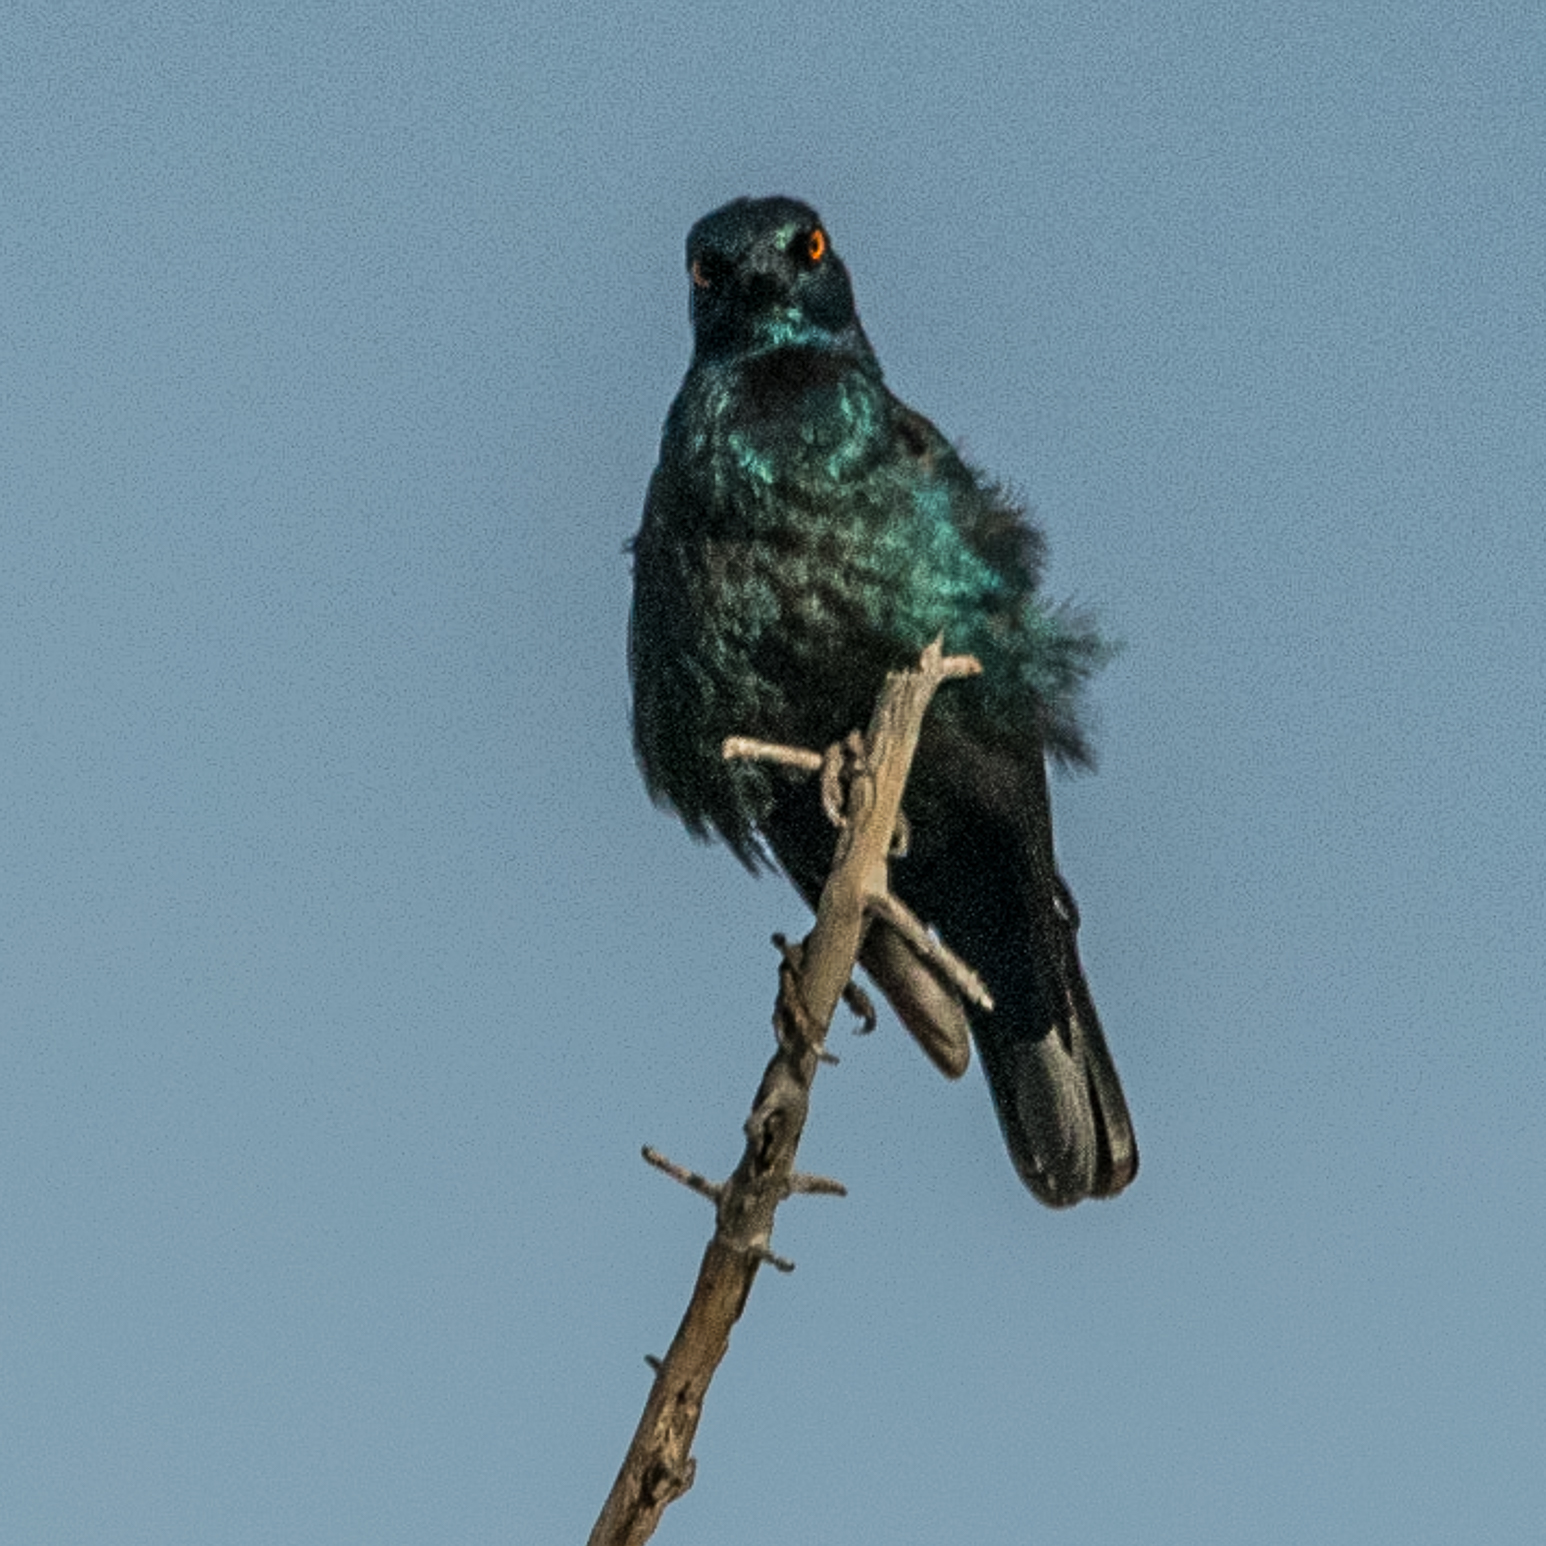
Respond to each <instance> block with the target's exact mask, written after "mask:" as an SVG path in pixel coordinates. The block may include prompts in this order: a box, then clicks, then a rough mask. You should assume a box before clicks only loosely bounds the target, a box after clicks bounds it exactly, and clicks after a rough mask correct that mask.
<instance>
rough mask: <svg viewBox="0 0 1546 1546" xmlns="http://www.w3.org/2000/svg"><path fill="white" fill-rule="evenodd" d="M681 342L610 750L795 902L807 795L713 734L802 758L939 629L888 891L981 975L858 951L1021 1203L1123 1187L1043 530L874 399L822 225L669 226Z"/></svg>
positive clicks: (876, 385) (951, 453) (812, 835)
mask: <svg viewBox="0 0 1546 1546" xmlns="http://www.w3.org/2000/svg"><path fill="white" fill-rule="evenodd" d="M687 268H688V274H689V276H690V280H691V287H690V293H691V308H692V325H693V356H692V362H691V365H690V367H689V369H688V372H687V377H686V380H685V381H684V382H683V383H682V387H681V390H680V391H679V392H678V394H677V397H676V401H675V402H674V403H673V404H672V406H671V411H670V414H669V416H668V417H667V419H666V425H665V431H664V434H663V436H662V440H661V447H660V462H659V465H658V466H657V467H656V469H655V474H654V477H653V478H652V479H651V481H650V487H649V495H648V499H647V501H646V503H645V509H644V520H643V524H642V525H641V527H640V529H639V534H638V536H637V538H636V539H635V541H634V544H633V553H634V600H633V616H632V625H631V632H630V640H629V656H630V667H631V671H632V676H633V691H634V708H633V726H634V744H635V748H636V751H637V753H638V758H639V763H640V766H641V767H642V769H643V771H644V777H645V780H646V782H647V784H648V786H649V790H650V793H651V794H652V795H653V796H654V798H655V799H656V800H657V801H658V802H660V803H662V804H665V805H668V806H670V807H671V808H672V809H674V810H675V811H676V813H677V814H678V815H679V816H680V817H681V818H682V820H683V821H684V822H685V823H686V824H687V826H688V828H689V829H690V830H691V831H692V832H694V833H695V834H697V835H698V836H700V837H702V836H709V835H717V836H718V837H719V838H721V839H723V840H724V841H725V842H726V843H728V844H729V846H730V847H731V848H732V849H733V850H734V852H735V853H736V854H737V856H738V857H739V858H740V859H741V860H742V862H743V863H745V864H746V865H747V866H748V867H749V868H752V869H755V868H757V867H758V866H759V864H761V863H764V862H766V861H767V860H768V858H769V855H770V853H771V856H772V857H773V858H776V860H777V862H778V864H779V865H780V866H781V867H782V868H783V869H784V870H785V872H786V873H787V874H788V875H789V877H790V878H791V879H792V880H793V881H794V883H795V885H796V886H797V887H798V888H799V889H800V891H801V892H802V893H803V894H804V896H805V898H806V900H807V901H808V902H810V903H812V904H813V905H814V903H815V901H816V899H817V897H818V896H819V895H820V891H821V887H822V884H823V882H824V881H825V879H826V875H827V870H828V867H829V865H830V862H831V858H832V852H833V846H834V834H833V831H832V829H831V827H830V824H829V823H828V821H827V819H826V816H825V815H824V814H823V812H822V809H821V802H820V795H819V791H818V789H817V787H816V784H817V781H816V780H812V779H807V780H803V781H797V780H795V779H793V778H791V777H790V776H788V775H787V774H785V773H783V772H781V771H779V770H778V769H775V768H770V767H768V766H766V765H763V764H756V763H745V762H733V763H727V762H726V761H724V759H723V758H722V757H721V755H720V747H721V743H722V742H723V740H724V738H725V737H726V736H728V735H750V736H757V737H760V738H762V739H765V740H770V741H776V742H781V743H785V744H790V745H797V746H805V747H810V748H814V749H818V750H819V749H822V748H824V747H826V746H828V745H829V744H831V743H832V742H834V741H838V740H841V739H842V738H843V737H844V736H846V735H847V734H848V732H849V731H850V730H853V729H856V728H860V729H862V728H863V727H864V725H866V724H867V723H868V720H869V716H870V712H871V709H872V708H873V706H874V701H875V698H876V696H877V694H878V693H879V691H880V688H881V685H882V680H883V678H884V676H885V673H886V672H887V671H890V670H896V669H899V668H903V667H907V666H911V665H914V664H915V663H916V662H917V659H918V656H919V654H920V652H921V651H922V650H923V648H924V646H925V645H927V644H928V643H929V641H930V640H931V639H933V638H935V637H936V635H939V634H943V635H944V642H945V648H946V650H947V651H949V652H951V653H956V654H971V655H975V656H976V657H977V658H978V660H979V661H981V663H982V667H983V671H982V675H981V676H980V677H977V678H975V679H972V680H969V681H964V682H954V683H951V684H950V685H949V686H947V687H946V688H944V689H943V690H942V691H941V692H940V693H939V695H938V696H937V697H936V698H935V700H934V704H933V706H932V707H931V708H930V710H929V716H928V719H927V720H926V721H925V724H924V729H923V735H922V739H921V742H920V745H919V750H918V756H917V760H916V762H915V764H914V768H913V773H912V777H911V780H910V782H909V784H908V788H907V794H906V800H905V805H906V810H907V814H908V818H909V826H910V851H909V852H908V854H907V856H906V857H905V858H900V859H897V860H896V861H894V863H893V865H892V885H893V888H894V890H895V891H896V893H897V895H899V896H900V897H901V898H902V900H903V901H905V902H906V903H907V905H908V906H909V907H910V908H912V910H913V911H914V912H915V913H917V914H918V915H919V916H920V917H921V918H922V919H923V920H924V921H925V922H926V923H927V924H929V925H931V926H932V927H934V928H936V929H937V930H938V931H939V934H940V936H941V937H942V938H943V939H944V940H945V941H946V943H947V944H949V945H950V946H951V947H952V948H953V949H954V950H955V951H956V952H957V954H959V955H961V956H963V957H964V958H965V959H966V961H967V962H969V963H970V964H971V965H972V966H973V967H975V968H976V970H977V971H978V972H979V973H980V974H981V975H982V977H983V978H984V979H985V980H986V982H987V985H988V988H989V990H990V992H991V993H992V996H993V999H994V1005H995V1007H994V1008H993V1009H992V1010H991V1011H982V1010H978V1009H975V1008H972V1009H967V1008H966V1007H965V1006H963V1004H962V1002H961V1000H960V999H959V998H958V997H957V996H956V994H955V993H954V991H953V990H952V989H951V988H950V987H949V986H948V985H947V984H946V983H945V982H944V981H943V980H941V979H940V978H939V977H938V976H937V975H936V974H935V973H934V972H933V971H932V970H931V969H930V968H929V967H928V966H927V965H926V964H925V963H924V962H923V961H922V960H921V959H920V958H919V957H918V956H916V955H915V954H914V953H913V952H912V951H911V950H910V949H909V948H908V946H907V945H906V944H905V943H904V941H903V940H902V938H901V936H900V935H898V934H896V933H895V932H894V931H892V930H890V929H889V928H887V927H886V926H885V925H884V924H882V923H880V922H876V923H874V924H872V926H871V928H870V931H869V934H868V936H867V938H866V941H865V947H864V951H863V954H862V956H861V960H862V961H863V964H864V966H865V968H866V970H867V971H868V972H869V973H870V975H871V976H872V977H873V978H874V979H875V980H876V982H877V983H878V984H879V985H880V987H881V989H882V991H883V992H884V993H885V994H886V996H887V998H888V999H889V1000H890V1001H891V1003H892V1005H893V1007H894V1008H895V1009H896V1010H897V1012H898V1014H899V1015H900V1017H901V1018H902V1020H903V1021H904V1023H905V1024H906V1025H907V1026H908V1028H909V1029H910V1030H911V1031H912V1032H913V1034H914V1036H915V1037H916V1038H917V1039H918V1041H919V1042H920V1044H921V1045H923V1047H924V1048H925V1050H926V1051H928V1052H929V1053H930V1055H931V1056H932V1057H933V1058H934V1060H935V1061H936V1062H937V1063H938V1064H939V1065H940V1066H941V1067H942V1068H943V1069H944V1070H945V1071H946V1072H947V1073H949V1074H951V1075H956V1074H959V1073H960V1072H961V1071H962V1070H963V1069H964V1068H965V1065H966V1061H967V1046H968V1040H967V1034H966V1027H967V1025H968V1024H969V1025H970V1029H971V1034H972V1036H973V1037H974V1038H975V1040H976V1042H977V1046H978V1049H979V1052H980V1054H981V1057H982V1062H983V1067H984V1068H985V1070H986V1072H987V1076H988V1082H989V1084H990V1086H991V1088H992V1091H993V1098H994V1102H995V1104H996V1106H997V1108H998V1115H999V1121H1000V1123H1001V1125H1002V1127H1003V1130H1004V1138H1005V1141H1006V1142H1007V1144H1008V1146H1009V1153H1010V1157H1011V1158H1012V1159H1013V1161H1014V1164H1015V1168H1016V1170H1018V1172H1019V1173H1020V1176H1021V1178H1022V1179H1023V1180H1024V1181H1025V1184H1026V1185H1027V1186H1028V1187H1030V1189H1031V1190H1032V1191H1033V1192H1034V1193H1035V1194H1036V1196H1037V1197H1039V1198H1040V1199H1041V1200H1042V1201H1043V1202H1045V1203H1048V1204H1050V1205H1052V1206H1054V1207H1062V1206H1066V1205H1068V1204H1071V1203H1075V1202H1078V1201H1080V1199H1082V1198H1085V1197H1108V1196H1112V1195H1114V1194H1115V1193H1117V1192H1120V1191H1121V1190H1122V1188H1123V1187H1125V1186H1126V1185H1127V1183H1128V1182H1129V1181H1131V1180H1132V1178H1133V1176H1134V1174H1135V1173H1136V1171H1137V1168H1138V1150H1137V1147H1136V1145H1135V1143H1134V1139H1133V1130H1132V1124H1131V1122H1130V1120H1129V1118H1128V1114H1127V1105H1126V1102H1125V1101H1124V1099H1123V1096H1122V1087H1121V1084H1120V1083H1119V1081H1118V1079H1117V1072H1116V1068H1115V1066H1114V1064H1113V1063H1112V1060H1111V1054H1110V1053H1109V1052H1108V1050H1107V1048H1106V1040H1105V1037H1104V1035H1103V1034H1102V1032H1101V1027H1100V1022H1099V1020H1098V1019H1097V1018H1096V1014H1095V1005H1094V1003H1093V1002H1092V1000H1091V998H1090V992H1089V988H1088V987H1087V985H1086V983H1085V979H1084V973H1083V970H1082V969H1081V967H1080V964H1079V956H1078V951H1077V949H1076V944H1075V934H1076V931H1077V928H1078V914H1077V912H1076V911H1075V908H1074V904H1073V898H1072V896H1071V895H1070V894H1069V891H1068V888H1067V887H1066V886H1065V885H1064V883H1063V880H1062V877H1061V876H1060V875H1059V874H1058V872H1057V869H1056V866H1055V862H1054V859H1053V851H1052V819H1051V807H1050V803H1049V799H1048V793H1047V773H1046V759H1047V757H1048V756H1049V755H1050V756H1052V757H1054V758H1056V759H1058V760H1060V761H1062V762H1069V763H1083V762H1088V760H1089V751H1088V747H1087V745H1086V742H1085V739H1084V735H1083V732H1082V730H1081V727H1080V723H1079V718H1078V701H1077V700H1078V696H1079V689H1080V687H1081V684H1082V683H1083V681H1084V679H1085V678H1086V677H1087V676H1088V675H1089V674H1090V672H1091V671H1093V670H1094V669H1095V668H1096V667H1097V666H1098V665H1099V664H1100V663H1101V661H1102V660H1103V658H1104V657H1105V655H1106V653H1107V649H1106V646H1105V645H1104V644H1103V642H1102V641H1101V639H1100V638H1099V636H1098V635H1097V634H1096V633H1095V631H1094V629H1093V628H1092V627H1091V626H1090V624H1089V623H1088V622H1087V621H1085V620H1084V619H1082V618H1081V617H1079V616H1077V615H1075V614H1072V613H1070V612H1068V611H1066V610H1064V609H1062V608H1058V607H1054V606H1049V605H1048V604H1047V603H1046V602H1045V601H1043V600H1041V599H1040V598H1039V597H1038V596H1037V594H1036V590H1037V584H1038V581H1039V577H1040V570H1041V565H1042V557H1043V539H1042V536H1041V533H1040V532H1039V531H1038V530H1037V529H1036V528H1035V527H1034V526H1033V525H1032V524H1031V523H1030V521H1029V520H1028V518H1027V516H1026V514H1025V512H1024V510H1022V509H1021V508H1020V506H1019V505H1018V504H1016V503H1015V502H1014V500H1013V499H1011V498H1010V497H1009V495H1008V494H1007V493H1006V492H1005V490H1004V489H1003V488H1001V487H1000V486H999V485H998V484H996V483H993V482H991V481H990V480H989V479H987V478H985V477H983V476H982V475H981V474H980V473H978V472H977V471H975V470H974V469H973V468H971V467H970V466H968V465H967V464H966V462H964V461H963V460H962V458H961V457H960V456H959V455H958V454H957V452H956V451H955V449H954V448H953V447H952V446H951V445H950V443H949V442H948V441H947V440H946V439H945V438H944V436H943V435H941V434H940V432H939V431H938V430H937V429H936V428H935V427H934V425H933V424H931V423H930V422H929V420H928V419H926V418H924V417H923V415H922V414H919V413H916V412H914V411H913V410H912V409H911V408H909V407H907V406H906V405H905V404H904V403H902V402H901V401H899V400H898V399H897V398H896V397H894V396H893V395H892V394H891V392H890V391H888V390H887V388H886V385H885V382H884V380H883V379H882V376H881V369H880V364H879V361H877V359H876V358H875V352H874V350H873V349H872V348H871V347H870V343H869V340H868V339H867V338H866V337H865V334H864V330H863V328H862V327H861V326H860V324H859V318H858V314H857V313H856V311H855V309H854V298H853V290H852V288H851V286H850V283H849V277H848V270H847V269H846V268H845V267H844V265H843V263H842V260H841V259H840V258H839V257H838V255H837V253H836V252H835V251H834V250H833V247H832V243H831V239H830V237H829V235H828V233H827V230H826V227H825V226H824V225H823V224H822V223H821V220H820V219H819V218H818V216H817V214H816V212H815V211H814V210H813V209H811V208H810V207H809V206H808V205H806V204H802V203H800V202H798V201H797V200H794V199H788V198H768V199H737V200H735V201H734V202H733V203H730V204H726V205H725V206H724V207H723V208H721V209H717V210H715V211H714V212H713V213H712V214H710V215H706V216H705V217H704V218H703V219H702V220H700V221H699V222H698V223H697V224H696V225H695V226H694V227H693V228H692V230H691V232H690V233H689V234H688V238H687Z"/></svg>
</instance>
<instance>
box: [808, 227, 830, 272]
mask: <svg viewBox="0 0 1546 1546" xmlns="http://www.w3.org/2000/svg"><path fill="white" fill-rule="evenodd" d="M826 255H827V233H826V232H825V231H823V230H822V228H821V227H820V226H817V227H816V229H815V230H814V231H812V232H811V234H810V235H809V236H807V237H806V238H805V256H806V258H807V259H808V260H809V261H810V262H811V263H820V262H821V260H822V259H823V258H824V257H826Z"/></svg>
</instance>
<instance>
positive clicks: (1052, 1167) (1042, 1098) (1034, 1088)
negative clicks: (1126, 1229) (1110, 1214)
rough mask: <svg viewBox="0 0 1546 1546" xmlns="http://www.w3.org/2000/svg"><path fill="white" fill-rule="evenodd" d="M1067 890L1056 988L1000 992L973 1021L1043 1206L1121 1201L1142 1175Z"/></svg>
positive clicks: (997, 1102)
mask: <svg viewBox="0 0 1546 1546" xmlns="http://www.w3.org/2000/svg"><path fill="white" fill-rule="evenodd" d="M1058 884H1059V889H1060V893H1061V894H1060V897H1059V906H1058V908H1057V915H1058V923H1059V925H1060V926H1059V928H1058V930H1057V934H1058V941H1059V950H1058V952H1057V956H1058V960H1057V966H1058V970H1057V972H1056V976H1057V978H1058V979H1059V980H1058V981H1057V982H1056V983H1055V984H1047V986H1048V987H1049V988H1052V990H1053V991H1052V992H1050V993H1047V992H1043V991H1039V990H1040V989H1041V988H1042V986H1043V985H1042V983H1041V982H1038V983H1036V984H1035V990H1033V991H1031V992H1029V993H1026V992H1024V991H1021V992H1018V993H1015V994H1014V995H1012V996H1010V995H1001V996H1000V999H999V1003H998V1007H997V1008H996V1009H995V1010H994V1011H993V1012H992V1013H991V1014H976V1013H974V1014H973V1015H972V1030H973V1032H974V1033H975V1035H976V1039H977V1046H978V1050H979V1051H980V1052H981V1054H982V1065H983V1068H984V1070H985V1071H986V1073H987V1076H988V1084H989V1087H990V1088H991V1089H992V1091H993V1104H994V1106H995V1107H996V1108H997V1110H998V1119H999V1125H1000V1126H1001V1127H1002V1128H1003V1130H1004V1142H1005V1143H1006V1144H1007V1145H1008V1148H1009V1154H1010V1158H1011V1159H1013V1161H1014V1164H1015V1169H1016V1170H1017V1171H1019V1173H1020V1178H1021V1180H1023V1181H1024V1182H1025V1184H1026V1185H1027V1186H1028V1187H1030V1189H1031V1190H1032V1191H1033V1192H1034V1193H1035V1194H1036V1196H1037V1197H1039V1198H1040V1199H1041V1200H1042V1202H1044V1203H1046V1204H1047V1205H1048V1206H1049V1207H1053V1208H1066V1207H1069V1206H1071V1205H1072V1204H1074V1203H1076V1202H1080V1201H1082V1200H1083V1199H1084V1198H1086V1197H1115V1196H1116V1194H1117V1193H1118V1192H1120V1191H1121V1190H1122V1189H1123V1187H1125V1186H1126V1185H1127V1184H1128V1182H1129V1181H1131V1180H1132V1179H1133V1177H1134V1176H1135V1175H1137V1173H1138V1145H1137V1141H1136V1140H1135V1138H1134V1136H1133V1124H1132V1119H1131V1118H1130V1117H1129V1116H1128V1113H1127V1101H1126V1100H1125V1099H1124V1098H1123V1095H1122V1085H1121V1081H1120V1080H1119V1079H1118V1078H1117V1070H1116V1064H1115V1063H1113V1062H1112V1059H1111V1052H1110V1050H1109V1049H1108V1048H1107V1046H1106V1038H1105V1035H1104V1033H1103V1032H1102V1031H1101V1028H1100V1019H1099V1017H1098V1016H1097V1015H1096V1013H1095V1004H1094V1001H1093V1000H1092V999H1091V997H1090V990H1089V986H1088V984H1087V983H1086V982H1085V979H1084V971H1083V969H1082V968H1081V967H1080V964H1079V955H1078V949H1077V947H1076V944H1075V940H1074V931H1075V929H1076V928H1077V926H1078V921H1077V914H1076V913H1074V912H1073V910H1072V898H1070V897H1068V895H1067V891H1066V889H1065V888H1063V887H1062V883H1061V881H1059V883H1058ZM1017 986H1020V985H1017Z"/></svg>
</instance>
